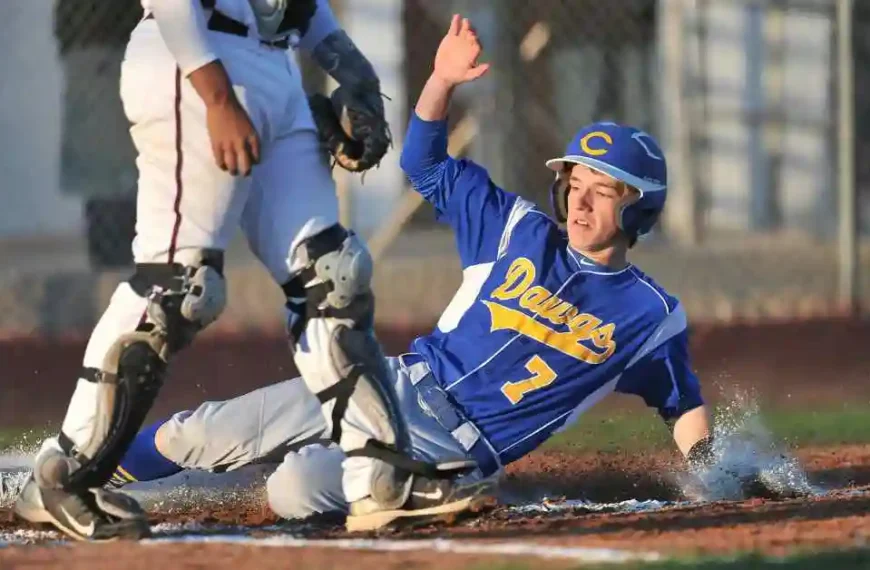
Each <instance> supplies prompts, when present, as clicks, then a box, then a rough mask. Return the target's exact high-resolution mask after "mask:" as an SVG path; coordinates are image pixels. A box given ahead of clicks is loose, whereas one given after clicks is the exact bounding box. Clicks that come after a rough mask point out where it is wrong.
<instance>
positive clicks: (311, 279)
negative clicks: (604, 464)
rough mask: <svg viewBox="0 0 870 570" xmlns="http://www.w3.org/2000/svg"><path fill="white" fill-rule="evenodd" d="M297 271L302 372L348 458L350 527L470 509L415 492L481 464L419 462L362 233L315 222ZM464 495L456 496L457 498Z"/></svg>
mask: <svg viewBox="0 0 870 570" xmlns="http://www.w3.org/2000/svg"><path fill="white" fill-rule="evenodd" d="M288 269H289V271H290V274H291V275H292V276H293V278H292V280H291V281H290V282H288V284H287V285H286V286H285V287H284V291H285V293H286V294H287V297H288V302H287V306H288V309H289V310H290V319H289V322H288V334H289V337H290V342H291V345H292V346H293V352H294V360H295V363H296V366H297V367H298V368H299V371H300V372H301V373H302V377H303V378H304V379H305V382H306V383H307V384H308V385H309V387H310V389H311V391H312V392H314V393H315V394H316V395H317V398H318V399H319V400H320V402H321V404H322V410H323V414H324V418H325V420H326V424H327V427H328V429H329V430H330V433H331V439H332V441H334V442H336V443H338V444H339V446H340V447H341V449H342V450H343V451H344V453H345V454H346V455H347V460H346V461H345V462H344V472H343V489H344V493H345V496H346V498H347V500H348V501H349V503H350V515H349V516H348V520H347V528H348V529H349V530H370V529H376V528H380V527H382V526H384V525H387V524H389V523H391V522H393V521H394V520H396V519H399V518H405V517H417V516H428V515H431V514H435V512H434V510H433V509H435V510H439V512H445V513H446V512H450V511H451V510H454V509H455V510H462V509H464V508H466V506H467V505H466V504H464V502H463V500H464V499H460V498H456V497H450V498H449V499H450V500H448V501H442V500H441V499H446V497H444V496H440V495H439V496H438V497H437V499H435V495H432V498H433V499H434V501H435V502H436V503H437V504H426V505H420V504H419V503H420V501H419V497H417V496H416V495H414V494H413V493H412V490H413V489H414V488H415V487H416V486H418V485H423V486H425V485H426V484H427V483H428V482H430V481H432V480H437V479H449V478H451V477H453V476H454V475H455V474H456V473H459V472H464V471H466V470H469V469H471V468H473V467H474V462H473V461H468V460H465V459H461V460H457V461H455V462H445V463H443V464H430V463H424V462H421V461H417V460H415V459H414V458H413V452H412V449H411V442H410V437H409V433H408V429H407V426H406V424H405V420H404V417H403V414H402V411H401V409H400V407H399V405H398V402H397V397H396V391H395V385H394V383H395V378H394V377H393V375H392V374H391V372H390V369H389V368H388V366H387V364H386V359H385V357H384V355H383V353H382V351H381V347H380V345H379V343H378V341H377V339H376V338H375V335H374V331H373V320H374V306H373V297H372V292H371V289H370V286H371V278H372V260H371V256H370V254H369V252H368V250H367V249H366V248H365V246H364V245H363V244H362V242H361V241H360V240H359V238H358V237H357V236H355V235H354V234H353V233H352V232H349V231H348V230H346V229H345V228H343V227H341V226H340V225H339V224H329V223H327V222H325V221H324V220H322V219H319V218H314V219H312V220H310V221H309V222H308V223H306V224H305V226H304V227H303V228H302V230H301V231H300V233H299V235H298V236H297V238H296V239H295V240H294V241H293V244H292V245H291V249H290V256H289V258H288ZM453 499H455V500H453Z"/></svg>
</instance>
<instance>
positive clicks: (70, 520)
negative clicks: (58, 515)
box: [60, 507, 95, 536]
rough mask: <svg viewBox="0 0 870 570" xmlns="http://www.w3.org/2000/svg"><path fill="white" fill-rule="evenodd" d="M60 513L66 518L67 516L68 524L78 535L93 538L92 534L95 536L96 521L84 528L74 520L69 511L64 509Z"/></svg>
mask: <svg viewBox="0 0 870 570" xmlns="http://www.w3.org/2000/svg"><path fill="white" fill-rule="evenodd" d="M60 512H62V513H63V514H64V516H66V520H67V522H68V523H69V525H70V526H71V527H72V528H73V530H75V531H76V532H77V533H79V534H81V535H82V536H91V535H92V534H94V528H95V525H94V521H91V524H89V525H87V526H84V525H81V524H79V523H78V521H77V520H76V519H75V518H73V516H72V515H71V514H69V511H67V510H66V509H65V508H64V507H61V508H60Z"/></svg>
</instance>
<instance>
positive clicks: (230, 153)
mask: <svg viewBox="0 0 870 570" xmlns="http://www.w3.org/2000/svg"><path fill="white" fill-rule="evenodd" d="M223 155H224V163H225V164H226V165H227V172H229V173H230V174H232V175H233V176H235V175H236V174H238V173H239V163H238V159H237V158H236V153H235V150H233V147H232V146H229V145H227V147H226V148H224V151H223Z"/></svg>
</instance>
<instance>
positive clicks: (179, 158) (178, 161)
mask: <svg viewBox="0 0 870 570" xmlns="http://www.w3.org/2000/svg"><path fill="white" fill-rule="evenodd" d="M183 164H184V155H183V154H182V152H181V69H180V68H176V69H175V204H174V205H173V210H174V211H175V225H174V226H173V227H172V238H171V239H170V241H169V259H168V260H167V262H168V263H173V262H174V261H175V248H176V246H177V245H178V228H180V227H181V194H182V191H183V187H182V184H181V169H182V166H183Z"/></svg>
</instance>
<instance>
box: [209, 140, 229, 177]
mask: <svg viewBox="0 0 870 570" xmlns="http://www.w3.org/2000/svg"><path fill="white" fill-rule="evenodd" d="M211 153H212V155H213V156H214V163H215V164H217V167H218V168H220V169H221V170H223V171H226V169H227V163H226V161H225V160H224V151H223V149H222V148H221V147H220V145H216V144H213V145H211Z"/></svg>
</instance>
